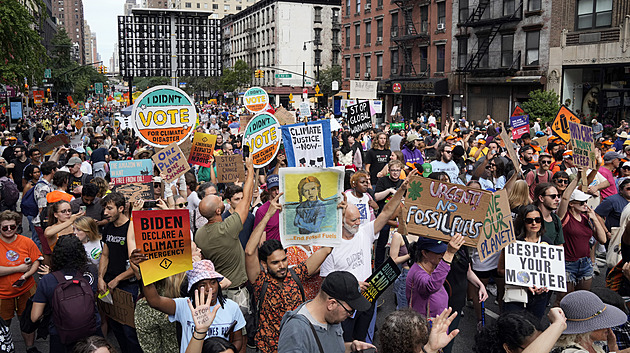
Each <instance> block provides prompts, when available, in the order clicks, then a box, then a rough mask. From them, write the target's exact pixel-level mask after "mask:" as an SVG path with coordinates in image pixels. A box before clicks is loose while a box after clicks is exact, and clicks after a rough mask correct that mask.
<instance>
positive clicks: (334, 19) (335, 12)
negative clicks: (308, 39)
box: [332, 9, 339, 24]
mask: <svg viewBox="0 0 630 353" xmlns="http://www.w3.org/2000/svg"><path fill="white" fill-rule="evenodd" d="M332 23H334V24H335V23H339V9H333V10H332Z"/></svg>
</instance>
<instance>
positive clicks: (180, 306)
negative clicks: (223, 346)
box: [168, 298, 245, 353]
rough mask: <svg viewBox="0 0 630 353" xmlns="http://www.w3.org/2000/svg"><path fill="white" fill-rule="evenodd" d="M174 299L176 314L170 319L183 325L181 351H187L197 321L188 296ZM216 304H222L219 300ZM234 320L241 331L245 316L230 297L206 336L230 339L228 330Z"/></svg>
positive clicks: (235, 328) (236, 328)
mask: <svg viewBox="0 0 630 353" xmlns="http://www.w3.org/2000/svg"><path fill="white" fill-rule="evenodd" d="M173 300H174V301H175V315H169V316H168V319H169V320H170V321H171V322H175V321H177V322H179V323H180V324H181V325H182V341H181V344H180V346H179V351H180V353H186V348H188V344H189V343H190V339H191V338H192V334H193V331H194V330H195V322H194V321H193V317H192V313H191V312H190V308H189V307H188V298H175V299H173ZM216 305H220V304H219V303H218V300H217V304H216ZM216 305H215V306H213V307H212V308H210V310H212V309H214V308H215V307H216ZM234 321H236V326H234V331H239V330H241V329H242V328H243V327H245V318H244V317H243V313H242V312H241V309H240V308H239V307H238V304H236V303H235V302H234V301H232V300H230V299H226V300H225V305H224V306H223V308H220V309H219V311H217V316H216V317H215V318H214V321H213V322H212V325H211V326H210V329H209V330H208V334H207V335H206V337H223V338H225V339H226V340H229V339H230V337H229V334H228V332H227V331H228V329H229V328H230V326H231V325H232V323H233V322H234Z"/></svg>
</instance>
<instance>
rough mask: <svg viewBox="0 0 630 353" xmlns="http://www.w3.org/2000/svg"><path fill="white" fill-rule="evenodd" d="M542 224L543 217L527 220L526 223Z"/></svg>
mask: <svg viewBox="0 0 630 353" xmlns="http://www.w3.org/2000/svg"><path fill="white" fill-rule="evenodd" d="M541 222H542V217H534V218H529V217H527V218H525V223H527V224H533V223H538V224H540V223H541Z"/></svg>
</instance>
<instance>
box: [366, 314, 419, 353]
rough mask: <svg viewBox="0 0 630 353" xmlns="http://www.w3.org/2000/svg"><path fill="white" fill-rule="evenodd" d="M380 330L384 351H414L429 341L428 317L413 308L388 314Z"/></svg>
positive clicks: (382, 349)
mask: <svg viewBox="0 0 630 353" xmlns="http://www.w3.org/2000/svg"><path fill="white" fill-rule="evenodd" d="M378 332H379V335H380V339H381V350H380V351H381V352H382V353H414V352H417V351H418V347H422V346H424V345H425V344H426V343H427V342H428V341H429V327H428V325H427V319H425V318H424V317H423V316H421V315H420V314H418V313H417V312H416V311H414V310H413V309H403V310H397V311H394V312H392V313H391V314H389V315H387V317H386V318H385V322H383V325H382V326H381V328H380V330H379V331H378Z"/></svg>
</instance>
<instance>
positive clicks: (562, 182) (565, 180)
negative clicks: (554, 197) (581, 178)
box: [556, 179, 569, 184]
mask: <svg viewBox="0 0 630 353" xmlns="http://www.w3.org/2000/svg"><path fill="white" fill-rule="evenodd" d="M556 184H569V179H556Z"/></svg>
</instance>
